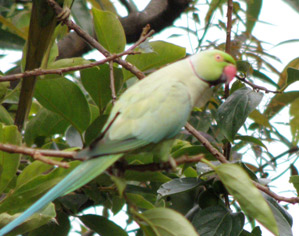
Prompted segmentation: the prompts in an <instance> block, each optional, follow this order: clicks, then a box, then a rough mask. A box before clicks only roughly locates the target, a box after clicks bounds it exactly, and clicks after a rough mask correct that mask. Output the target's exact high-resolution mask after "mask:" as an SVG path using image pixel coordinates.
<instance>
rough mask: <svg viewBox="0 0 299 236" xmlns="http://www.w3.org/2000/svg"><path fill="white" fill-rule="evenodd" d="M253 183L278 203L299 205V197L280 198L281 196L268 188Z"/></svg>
mask: <svg viewBox="0 0 299 236" xmlns="http://www.w3.org/2000/svg"><path fill="white" fill-rule="evenodd" d="M252 182H253V184H254V185H255V186H256V187H257V188H258V189H259V190H261V191H262V192H264V193H266V194H268V195H269V196H271V197H273V198H274V199H275V200H277V201H278V202H288V203H292V204H295V203H299V198H298V197H291V198H288V197H283V196H280V195H278V194H276V193H274V192H272V191H271V190H270V189H269V188H268V187H267V186H264V185H261V184H259V183H257V182H255V181H252Z"/></svg>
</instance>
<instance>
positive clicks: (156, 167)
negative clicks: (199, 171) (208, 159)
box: [124, 154, 204, 171]
mask: <svg viewBox="0 0 299 236" xmlns="http://www.w3.org/2000/svg"><path fill="white" fill-rule="evenodd" d="M202 158H204V155H203V154H201V155H198V156H194V157H188V156H182V157H180V158H178V159H174V161H175V165H177V166H178V165H182V164H188V163H198V162H200V161H201V160H202ZM124 169H126V170H135V171H161V170H172V169H173V165H172V164H171V163H170V162H169V161H167V162H162V163H150V164H145V165H127V166H125V167H124Z"/></svg>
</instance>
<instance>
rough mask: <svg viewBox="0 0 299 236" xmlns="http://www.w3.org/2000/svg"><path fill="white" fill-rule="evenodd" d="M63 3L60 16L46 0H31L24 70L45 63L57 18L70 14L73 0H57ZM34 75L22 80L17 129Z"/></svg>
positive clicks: (25, 113)
mask: <svg viewBox="0 0 299 236" xmlns="http://www.w3.org/2000/svg"><path fill="white" fill-rule="evenodd" d="M57 2H58V3H59V4H61V5H62V4H63V11H62V13H61V14H60V16H58V17H56V14H55V12H54V10H53V9H52V7H50V6H49V4H48V2H47V0H33V2H32V10H31V18H30V26H29V35H28V40H27V43H26V45H25V47H26V50H25V52H26V53H25V54H24V55H26V64H25V71H30V70H33V69H36V68H39V67H42V68H44V67H45V66H46V65H47V59H48V58H47V57H48V54H49V51H50V49H51V47H52V45H53V43H54V40H55V35H54V31H55V28H56V26H57V23H58V21H57V19H58V18H60V19H63V18H65V17H68V16H69V14H70V10H69V8H70V7H71V5H72V2H73V0H57ZM35 82H36V76H31V77H28V78H26V79H23V80H22V85H21V92H20V98H19V104H18V110H17V113H16V117H15V124H16V126H18V128H19V130H21V129H22V128H23V125H24V122H25V120H26V118H27V116H28V113H29V111H30V107H31V103H32V97H33V92H34V86H35Z"/></svg>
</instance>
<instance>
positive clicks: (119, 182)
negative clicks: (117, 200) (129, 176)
mask: <svg viewBox="0 0 299 236" xmlns="http://www.w3.org/2000/svg"><path fill="white" fill-rule="evenodd" d="M111 180H112V181H113V182H114V183H115V185H116V187H117V190H118V193H119V196H122V195H123V192H124V190H125V188H126V186H127V182H126V180H125V179H122V178H119V177H116V176H113V175H112V176H111Z"/></svg>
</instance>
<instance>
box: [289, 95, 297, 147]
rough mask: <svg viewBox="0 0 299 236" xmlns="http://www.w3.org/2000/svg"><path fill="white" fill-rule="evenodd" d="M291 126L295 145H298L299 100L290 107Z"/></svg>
mask: <svg viewBox="0 0 299 236" xmlns="http://www.w3.org/2000/svg"><path fill="white" fill-rule="evenodd" d="M290 115H291V120H290V126H291V132H292V135H293V143H294V144H295V145H296V144H297V143H298V141H299V98H297V99H296V100H295V101H294V102H292V104H291V107H290Z"/></svg>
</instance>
